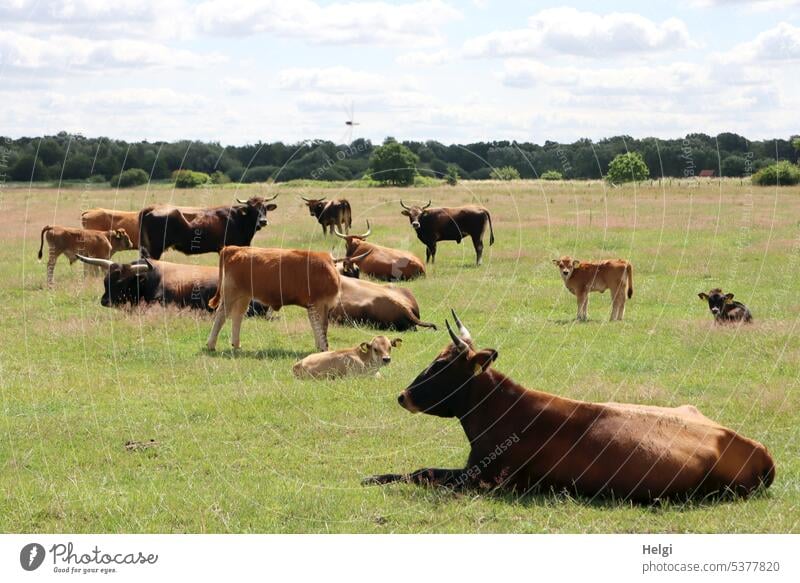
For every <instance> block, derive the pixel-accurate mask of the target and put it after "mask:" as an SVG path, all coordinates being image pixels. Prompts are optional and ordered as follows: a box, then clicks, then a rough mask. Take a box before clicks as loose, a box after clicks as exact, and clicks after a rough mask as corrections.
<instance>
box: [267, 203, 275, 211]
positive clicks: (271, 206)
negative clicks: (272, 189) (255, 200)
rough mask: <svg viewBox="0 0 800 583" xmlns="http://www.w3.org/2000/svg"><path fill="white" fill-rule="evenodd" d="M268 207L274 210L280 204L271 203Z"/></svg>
mask: <svg viewBox="0 0 800 583" xmlns="http://www.w3.org/2000/svg"><path fill="white" fill-rule="evenodd" d="M266 208H267V210H268V211H274V210H275V209H276V208H278V205H277V204H272V203H270V204H268V205H267V207H266Z"/></svg>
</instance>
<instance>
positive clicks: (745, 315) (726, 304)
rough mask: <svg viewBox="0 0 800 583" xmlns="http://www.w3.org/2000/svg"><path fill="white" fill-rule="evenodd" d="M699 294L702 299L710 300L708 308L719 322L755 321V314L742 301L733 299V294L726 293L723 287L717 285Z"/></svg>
mask: <svg viewBox="0 0 800 583" xmlns="http://www.w3.org/2000/svg"><path fill="white" fill-rule="evenodd" d="M697 296H698V297H699V298H700V299H701V300H705V301H707V302H708V309H709V310H710V311H711V313H712V314H713V315H714V321H715V322H716V323H717V324H726V323H729V322H747V323H750V322H752V321H753V314H751V313H750V310H749V309H748V307H747V306H745V305H744V304H743V303H742V302H737V301H735V300H734V299H733V294H731V293H727V294H726V293H725V292H723V291H722V289H720V288H718V287H715V288H714V289H712V290H711V291H710V292H708V293H705V292H700V293H699V294H697Z"/></svg>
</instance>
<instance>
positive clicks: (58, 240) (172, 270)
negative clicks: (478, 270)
mask: <svg viewBox="0 0 800 583" xmlns="http://www.w3.org/2000/svg"><path fill="white" fill-rule="evenodd" d="M276 197H277V195H275V196H273V197H272V198H264V197H260V196H254V197H252V198H250V199H248V200H238V199H237V201H236V203H235V204H232V205H227V206H218V207H212V208H200V207H179V206H173V205H163V204H161V205H151V206H148V207H145V208H143V209H142V210H141V211H139V212H138V213H137V212H122V211H111V210H106V209H92V210H89V211H86V212H84V213H83V214H82V217H81V222H82V227H83V228H80V229H79V228H70V227H61V226H49V225H48V226H46V227H44V228H43V229H42V231H41V235H40V247H39V258H40V259H41V258H42V251H43V247H44V242H45V240H46V241H47V244H48V247H49V256H48V262H47V284H48V285H52V284H53V271H54V266H55V263H56V260H57V259H58V257H59V256H60V255H62V254H63V255H66V256H67V258H68V259H69V261H70V263H73V262H74V261H76V260H80V261H82V262H83V263H84V264H86V269H87V270H89V271H91V270H101V271H102V272H104V286H105V290H104V293H103V296H102V299H101V303H102V305H103V306H124V305H139V304H153V303H159V304H163V305H175V306H178V307H182V308H191V309H198V310H214V311H215V315H214V321H213V324H212V328H211V332H210V334H209V336H208V340H207V348H208V349H209V350H214V349H215V348H216V344H217V338H218V336H219V333H220V331H221V329H222V327H223V326H224V324H225V322H226V320H228V319H230V320H231V328H232V329H231V344H232V345H233V347H234V348H239V346H240V333H241V325H242V321H243V318H244V317H245V315H248V316H258V315H264V314H269V313H271V312H274V311H277V310H279V309H280V308H282V307H283V306H299V307H302V308H305V309H306V311H307V314H308V320H309V323H310V326H311V330H312V332H313V335H314V340H315V345H316V348H317V351H318V352H316V353H313V354H310V355H309V356H307V357H305V358H304V359H302V360H300V361H299V362H297V363H296V364H295V365H294V367H293V373H294V374H295V375H296V376H298V377H301V378H314V379H323V378H332V377H337V376H344V375H351V374H374V375H376V376H380V373H379V372H378V371H379V369H380V368H381V367H382V366H386V365H387V364H389V363H390V362H391V351H392V348H396V347H398V346H400V344H401V342H402V340H401V339H400V338H394V339H391V340H390V339H389V338H387V337H386V336H382V335H381V336H375V337H374V338H372V339H371V340H370V341H369V342H362V343H361V344H360V345H358V346H356V347H353V348H346V349H342V350H335V351H329V350H328V348H329V347H328V334H327V332H328V323H329V321H331V320H332V321H335V322H339V323H343V324H353V323H366V324H369V325H371V326H374V327H376V328H380V329H387V330H389V329H391V330H397V331H404V330H413V329H415V328H416V327H418V326H419V327H429V328H433V329H436V326H435V325H434V324H433V323H429V322H424V321H422V320H421V319H420V309H419V304H418V303H417V301H416V298H415V297H414V295H413V294H412V292H411V291H410V290H409V289H407V288H405V287H402V286H398V285H396V284H394V283H379V282H378V281H371V280H370V279H361V277H360V276H361V275H362V274H363V275H366V276H368V277H369V278H371V279H373V280H380V281H391V282H397V281H403V280H410V279H414V278H417V277H422V276H425V263H431V262H433V261H435V257H436V247H437V243H438V242H439V241H456V242H459V243H460V242H461V240H462V239H465V238H467V237H469V238H471V239H472V242H473V245H474V247H475V253H476V262H477V264H478V265H480V264H481V259H482V255H483V236H484V233H485V231H486V229H487V227H488V230H489V244H490V245H491V244H493V243H494V231H493V228H492V220H491V215H490V214H489V211H488V210H487V209H485V208H483V207H479V206H462V207H451V208H431V201H428V203H427V204H426V205H423V206H408V205H406V204H404V203H403V202H402V201H400V204H401V206H402V211H401V213H402V215H404V216H406V217H408V220H409V222H410V224H411V227H412V228H413V229H414V231H415V232H416V234H417V237H418V238H419V240H420V241H421V242H422V243H423V244H424V245H425V248H426V262H425V263H423V262H422V261H421V260H420V259H419V258H417V257H416V256H415V255H414V254H413V253H409V252H407V251H402V250H398V249H393V248H390V247H385V246H381V245H378V244H376V243H373V242H371V241H367V239H368V238H369V237H370V235H371V234H372V230H371V228H370V225H369V221H367V230H366V232H364V233H363V234H361V235H357V234H353V233H351V232H350V231H351V229H352V211H351V207H350V204H349V203H348V201H346V200H330V201H328V200H325V199H306V198H303V200H304V202H305V204H306V205H307V207H308V210H309V214H310V215H311V216H312V217H314V218H316V219H317V221H318V222H319V224H320V225H321V226H322V230H323V234H333V235H335V236H337V237H340V238H342V239H344V241H345V255H344V257H341V258H334V257H333V256H332V254H329V253H322V252H316V251H309V250H303V249H281V248H259V247H253V246H251V245H250V243H251V241H252V239H253V237H254V236H255V234H256V233H257V232H258V231H259V230H260V229H262V228H264V227H265V226H267V225H268V224H269V221H268V213H269V212H271V211H274V210H275V209H276V208H277V205H276V204H275V203H274V202H272V201H274V200H275V198H276ZM135 248H138V249H139V251H140V257H139V258H138V259H137V260H135V261H132V262H130V263H117V262H115V261H113V260H112V255H113V254H114V253H115V252H117V251H121V250H125V249H135ZM168 249H175V250H177V251H181V252H182V253H185V254H187V255H194V254H199V253H209V252H216V253H219V265H218V267H211V266H195V265H187V264H180V263H171V262H167V261H162V260H161V256H162V254H163V253H164V252H165V251H166V250H168ZM553 263H554V264H555V265H556V267H557V268H558V271H559V274H560V276H561V278H562V280H563V282H564V285H565V287H566V288H567V290H569V292H570V293H572V294H573V295H574V296H575V297H576V299H577V304H578V311H577V318H578V320H585V319H587V317H588V298H589V294H590V292H601V293H602V292H604V291H606V290H610V292H611V298H612V309H611V320H622V319H623V317H624V314H625V303H626V300H628V299H630V298H631V297H632V296H633V267H632V265H631V264H630V263H629V262H627V261H625V260H622V259H615V260H605V261H598V262H589V261H579V260H577V259H573V258H571V257H561V258H560V259H554V260H553ZM699 297H700V298H701V299H702V300H704V301H707V302H708V306H709V309H710V310H711V313H712V314H713V316H714V319H715V321H716V322H718V323H727V322H736V323H740V322H741V323H747V322H751V321H752V315H751V313H750V311H749V310H748V308H747V307H746V306H745V305H744V304H742V303H740V302H737V301H734V300H733V294H731V293H727V294H726V293H724V292H723V291H722V290H721V289H719V288H715V289H712V290H711V291H710V292H708V293H705V292H703V293H700V294H699ZM452 315H453V321H454V323H455V326H456V329H457V332H456V331H454V330H453V328H451V326H450V323H449V322H447V321H446V322H445V323H446V325H447V330H448V333H449V335H450V340H451V342H450V343H448V345H447V346H446V347H445V348H444V349H443V350H442V351H441V352H440V353H439V354H438V356H437V357H436V358H435V359H434V360H433V362H432V363H431V364H430V365H429V366H428V367H426V368H425V369H424V370H423V371H422V372H421V373H420V374H419V375H418V376H417V378H416V379H414V381H413V382H412V383H411V384H410V385H409V387H408V388H407V389H406V390H404V391H403V392H402V393H401V394H400V396H399V397H398V402H399V404H400V405H401V406H402V407H404V408H405V409H407V410H408V411H410V412H418V411H422V412H425V413H428V414H431V415H436V416H440V417H457V418H458V419H459V420H460V422H461V424H462V426H463V428H464V431H465V433H466V434H467V437H468V438H469V442H470V446H471V452H470V456H469V460H468V463H467V466H466V467H465V468H461V469H441V468H424V469H421V470H417V471H416V472H412V473H408V474H384V475H379V476H373V477H370V478H368V479H366V480H365V481H364V483H367V484H386V483H390V482H395V481H405V482H411V483H418V484H436V485H442V486H447V487H450V488H464V487H483V488H486V487H490V488H495V487H502V488H508V489H512V490H515V491H517V492H527V491H530V490H531V489H534V488H550V489H557V490H568V491H570V492H574V493H577V494H580V495H587V496H596V495H602V496H614V497H617V498H624V499H630V500H634V501H640V502H652V501H654V500H657V499H663V498H675V497H678V498H688V497H696V496H701V497H702V496H707V495H722V494H727V493H730V494H735V495H748V494H750V493H751V492H753V491H755V490H757V489H758V488H760V487H768V486H769V485H770V484H771V483H772V481H773V479H774V476H775V464H774V461H773V459H772V457H771V456H770V454H769V452H768V451H767V449H766V448H765V447H764V446H763V445H762V444H760V443H758V442H756V441H753V440H750V439H747V438H745V437H743V436H741V435H739V434H737V433H736V432H735V431H733V430H731V429H728V428H726V427H724V426H722V425H719V424H718V423H716V422H714V421H712V420H710V419H708V418H707V417H705V416H704V415H702V414H701V413H700V412H699V411H698V410H697V409H696V408H694V407H693V406H691V405H684V406H681V407H675V408H667V407H656V406H649V405H634V404H623V403H589V402H583V401H575V400H571V399H565V398H561V397H558V396H555V395H551V394H547V393H542V392H539V391H536V390H532V389H527V388H525V387H523V386H521V385H519V384H517V383H516V382H514V381H513V380H511V379H510V378H508V377H506V376H505V375H503V374H502V373H500V372H499V371H497V370H496V369H494V368H493V363H494V361H495V360H496V359H497V356H498V353H497V351H495V350H493V349H483V350H479V349H477V347H476V345H475V343H474V340H473V338H472V336H471V334H470V333H469V330H468V329H467V328H466V326H464V324H463V323H462V322H461V320H460V319H459V318H458V316H457V315H456V314H455V312H453V314H452Z"/></svg>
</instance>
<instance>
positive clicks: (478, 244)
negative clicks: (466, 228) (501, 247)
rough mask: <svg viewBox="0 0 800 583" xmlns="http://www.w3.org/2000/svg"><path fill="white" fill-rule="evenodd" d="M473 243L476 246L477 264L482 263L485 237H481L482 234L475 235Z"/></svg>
mask: <svg viewBox="0 0 800 583" xmlns="http://www.w3.org/2000/svg"><path fill="white" fill-rule="evenodd" d="M472 244H473V245H474V246H475V255H476V260H475V262H476V265H480V264H481V260H482V258H483V239H481V235H473V236H472Z"/></svg>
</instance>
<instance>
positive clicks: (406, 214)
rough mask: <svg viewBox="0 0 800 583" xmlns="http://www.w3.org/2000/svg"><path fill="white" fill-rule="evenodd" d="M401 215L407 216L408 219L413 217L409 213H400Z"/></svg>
mask: <svg viewBox="0 0 800 583" xmlns="http://www.w3.org/2000/svg"><path fill="white" fill-rule="evenodd" d="M400 214H401V215H405V216H407V217H409V216H411V215H410V214H409V213H408V211H400Z"/></svg>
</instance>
